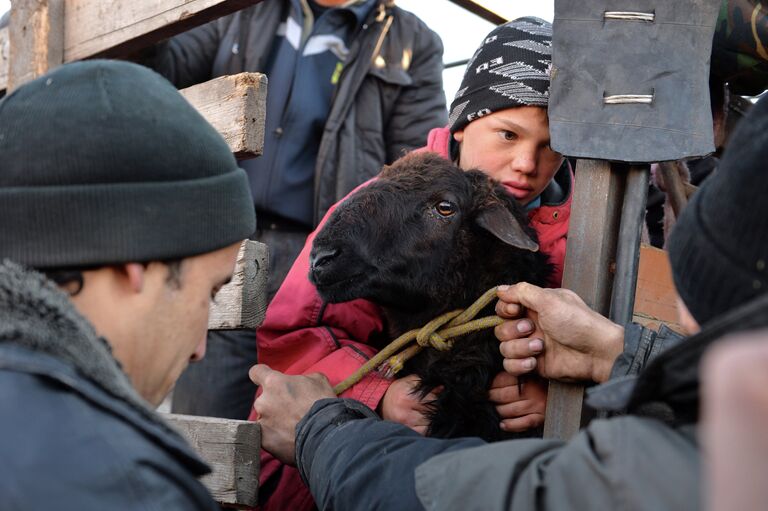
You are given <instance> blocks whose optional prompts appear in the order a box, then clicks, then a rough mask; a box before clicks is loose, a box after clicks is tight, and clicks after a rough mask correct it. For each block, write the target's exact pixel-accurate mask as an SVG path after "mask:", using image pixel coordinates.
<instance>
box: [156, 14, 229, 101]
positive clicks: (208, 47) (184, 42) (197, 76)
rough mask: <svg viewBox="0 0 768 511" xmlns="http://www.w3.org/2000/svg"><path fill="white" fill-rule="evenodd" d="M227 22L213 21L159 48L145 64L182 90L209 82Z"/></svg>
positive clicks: (174, 38) (223, 20)
mask: <svg viewBox="0 0 768 511" xmlns="http://www.w3.org/2000/svg"><path fill="white" fill-rule="evenodd" d="M225 21H226V18H224V19H218V20H214V21H212V22H210V23H206V24H205V25H201V26H199V27H196V28H193V29H192V30H189V31H187V32H184V33H182V34H179V35H177V36H175V37H173V38H172V39H170V40H168V41H166V42H164V43H160V44H158V45H157V46H155V47H154V48H153V49H152V53H151V54H150V55H147V57H146V58H145V59H144V61H143V62H142V64H144V65H147V66H149V67H151V68H152V69H154V70H155V71H157V72H158V73H160V74H161V75H163V76H164V77H165V78H167V79H168V81H170V82H171V83H173V84H174V85H175V86H176V87H177V88H179V89H183V88H184V87H190V86H192V85H196V84H198V83H202V82H205V81H208V80H210V79H211V78H212V77H213V76H212V73H213V61H214V58H215V57H216V53H217V52H218V50H219V44H220V38H221V26H222V23H224V22H225Z"/></svg>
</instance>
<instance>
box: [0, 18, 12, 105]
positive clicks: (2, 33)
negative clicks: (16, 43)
mask: <svg viewBox="0 0 768 511" xmlns="http://www.w3.org/2000/svg"><path fill="white" fill-rule="evenodd" d="M8 30H9V29H8V27H3V28H2V29H0V90H4V89H6V88H7V87H8V63H9V58H10V52H11V38H10V34H9V33H8Z"/></svg>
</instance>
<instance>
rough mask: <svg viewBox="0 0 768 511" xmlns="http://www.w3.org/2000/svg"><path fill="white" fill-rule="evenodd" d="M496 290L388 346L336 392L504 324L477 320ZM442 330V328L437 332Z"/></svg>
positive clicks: (391, 373)
mask: <svg viewBox="0 0 768 511" xmlns="http://www.w3.org/2000/svg"><path fill="white" fill-rule="evenodd" d="M496 290H497V288H496V287H492V288H491V289H489V290H488V291H486V292H485V293H483V295H482V296H481V297H480V298H478V299H477V300H476V301H475V303H473V304H472V305H470V306H469V307H467V308H466V309H464V310H461V309H458V310H455V311H451V312H446V313H445V314H442V315H440V316H438V317H436V318H435V319H433V320H432V321H430V322H429V323H427V324H426V325H424V326H423V327H421V328H416V329H413V330H409V331H408V332H406V333H404V334H403V335H401V336H400V337H398V338H397V339H395V340H394V341H392V342H391V343H389V344H388V345H387V346H386V347H385V348H384V349H382V350H381V351H380V352H379V353H377V354H376V355H375V356H374V357H373V358H371V359H370V360H369V361H368V362H366V363H365V364H364V365H363V366H362V367H361V368H360V369H358V370H357V371H355V373H354V374H352V375H351V376H349V377H348V378H347V379H346V380H344V381H342V382H341V383H339V384H338V385H336V386H335V387H334V388H333V391H334V392H335V393H336V395H337V396H338V395H339V394H341V393H342V392H344V391H345V390H347V389H348V388H350V387H351V386H352V385H355V384H356V383H358V382H359V381H360V380H362V379H363V378H364V377H365V376H366V375H367V374H368V373H370V372H371V371H374V370H376V369H378V371H379V372H380V373H381V374H383V375H384V376H386V377H387V378H391V377H393V376H394V375H395V374H397V373H398V372H399V371H400V370H401V369H402V368H403V365H404V364H405V362H406V361H408V360H409V359H410V358H412V357H413V356H414V355H416V354H417V353H419V352H420V351H421V350H422V349H423V348H425V347H432V348H434V349H436V350H440V351H446V350H449V349H451V348H452V347H453V343H454V340H455V339H456V338H457V337H461V336H462V335H466V334H468V333H471V332H476V331H478V330H484V329H486V328H494V327H495V326H496V325H499V324H501V323H503V322H504V320H503V319H502V318H500V317H499V316H496V315H494V316H486V317H484V318H479V319H474V318H475V316H477V314H478V313H479V312H480V311H481V310H483V308H485V306H486V305H488V304H489V303H491V301H492V300H493V299H494V298H496ZM440 328H442V329H441V330H438V329H440ZM413 341H416V344H414V345H413V346H408V345H409V344H410V343H411V342H413ZM401 350H402V351H401Z"/></svg>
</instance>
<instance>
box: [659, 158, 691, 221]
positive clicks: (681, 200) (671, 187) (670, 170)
mask: <svg viewBox="0 0 768 511" xmlns="http://www.w3.org/2000/svg"><path fill="white" fill-rule="evenodd" d="M681 165H683V162H680V161H665V162H662V163H659V172H660V174H661V180H662V181H663V182H664V188H665V189H666V193H667V197H669V203H670V205H671V206H672V211H673V212H674V213H675V218H678V217H679V216H680V213H681V212H682V211H683V208H685V206H686V205H687V204H688V195H687V193H686V191H685V182H684V181H683V178H682V176H681V174H680V166H681Z"/></svg>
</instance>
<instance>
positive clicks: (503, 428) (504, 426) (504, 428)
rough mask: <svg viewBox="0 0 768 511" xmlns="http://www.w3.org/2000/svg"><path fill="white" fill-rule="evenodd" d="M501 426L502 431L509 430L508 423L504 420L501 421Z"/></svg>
mask: <svg viewBox="0 0 768 511" xmlns="http://www.w3.org/2000/svg"><path fill="white" fill-rule="evenodd" d="M499 428H500V429H501V430H502V431H506V430H507V425H506V424H504V423H503V422H500V423H499Z"/></svg>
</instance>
